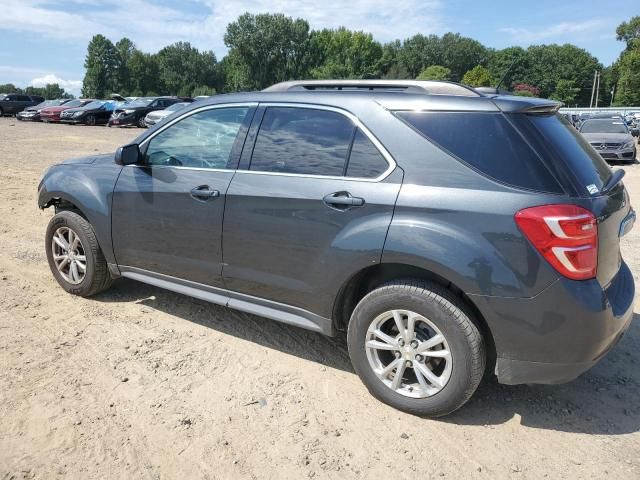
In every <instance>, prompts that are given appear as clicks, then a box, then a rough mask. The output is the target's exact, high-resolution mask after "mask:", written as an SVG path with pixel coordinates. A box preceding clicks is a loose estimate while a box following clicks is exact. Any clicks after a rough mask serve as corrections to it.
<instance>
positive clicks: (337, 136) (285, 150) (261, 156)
mask: <svg viewBox="0 0 640 480" xmlns="http://www.w3.org/2000/svg"><path fill="white" fill-rule="evenodd" d="M354 128H355V127H354V125H353V122H351V120H350V119H348V118H347V117H345V116H344V115H341V114H339V113H337V112H332V111H327V110H320V109H312V108H296V107H269V108H267V110H266V111H265V113H264V117H263V119H262V123H261V125H260V130H259V132H258V136H257V138H256V143H255V146H254V149H253V155H252V158H251V166H250V170H253V171H261V172H278V173H297V174H305V175H328V176H342V175H343V174H344V167H345V162H346V159H347V155H348V153H349V146H350V145H351V140H352V138H353V132H354Z"/></svg>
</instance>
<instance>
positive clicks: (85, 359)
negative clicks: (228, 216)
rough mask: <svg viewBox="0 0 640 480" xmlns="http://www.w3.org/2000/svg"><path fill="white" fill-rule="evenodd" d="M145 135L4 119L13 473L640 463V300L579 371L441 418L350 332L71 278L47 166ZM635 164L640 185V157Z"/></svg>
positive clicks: (3, 234) (500, 468)
mask: <svg viewBox="0 0 640 480" xmlns="http://www.w3.org/2000/svg"><path fill="white" fill-rule="evenodd" d="M139 133H140V130H138V129H135V128H134V129H119V130H118V129H108V128H105V127H82V126H66V125H45V124H39V123H35V124H32V123H22V122H18V121H16V120H15V119H10V118H0V146H1V155H0V246H1V248H0V479H2V480H8V479H20V478H38V479H39V478H63V477H64V478H82V479H104V478H127V479H129V478H131V479H133V478H150V479H160V478H187V479H190V478H203V479H227V478H234V479H235V478H240V479H244V478H247V479H252V478H277V479H288V478H291V479H299V478H329V479H338V478H339V479H342V478H347V479H348V478H391V477H392V478H416V477H418V476H420V477H421V478H465V479H466V478H472V479H475V478H477V479H484V478H486V479H494V478H513V479H525V478H527V479H529V478H530V479H540V478H567V479H575V478H603V477H605V476H610V477H611V478H616V479H618V478H635V479H638V478H640V432H639V430H640V373H639V367H640V317H639V316H638V315H637V314H636V319H635V323H634V324H633V325H632V327H631V330H630V331H629V333H628V335H627V336H626V337H625V338H624V339H623V341H622V342H621V343H620V344H619V345H618V346H617V348H615V350H614V351H612V352H611V353H610V354H609V355H608V356H607V357H606V358H605V359H604V360H603V361H602V362H601V363H600V364H599V365H597V366H596V367H595V368H594V369H593V370H592V371H591V372H589V373H587V374H585V375H583V376H582V377H581V378H579V379H578V380H576V381H574V382H572V383H570V384H567V385H559V386H517V387H507V386H501V385H498V384H497V383H495V382H494V383H488V384H485V385H482V386H481V387H480V389H479V390H478V392H477V393H476V394H475V396H474V397H473V399H472V400H471V401H470V402H469V403H468V404H467V405H466V406H465V407H463V409H462V410H460V411H459V412H457V413H456V414H454V415H452V416H450V417H448V418H445V419H442V420H425V419H420V418H415V417H412V416H410V415H406V414H403V413H400V412H398V411H396V410H393V409H391V408H389V407H387V406H385V405H383V404H381V403H379V402H378V401H376V400H375V399H373V398H372V397H371V396H370V395H369V394H368V392H367V391H366V389H365V388H364V386H363V385H362V384H361V383H360V381H359V379H358V377H357V376H356V375H355V373H354V372H353V370H352V368H351V365H350V363H349V358H348V356H347V351H346V346H345V343H344V338H337V339H329V338H325V337H322V336H320V335H318V334H314V333H310V332H307V331H304V330H301V329H298V328H295V327H290V326H287V325H283V324H279V323H276V322H273V321H270V320H266V319H264V318H259V317H255V316H251V315H247V314H244V313H239V312H236V311H232V310H228V309H225V308H222V307H218V306H215V305H210V304H207V303H205V302H202V301H199V300H194V299H192V298H189V297H185V296H181V295H177V294H174V293H170V292H167V291H163V290H161V289H158V288H154V287H150V286H146V285H144V284H141V283H136V282H134V281H130V280H121V281H118V282H116V284H114V286H113V287H112V289H111V290H109V291H108V292H106V293H103V294H100V295H99V296H97V297H94V298H92V299H82V298H77V297H74V296H71V295H68V294H66V293H64V292H63V290H62V289H61V288H59V287H58V285H57V284H56V282H55V281H54V279H53V277H52V275H51V274H50V272H49V268H48V266H47V262H46V258H45V250H44V241H43V235H44V230H45V226H46V224H47V222H48V220H49V218H50V217H51V216H52V214H53V212H52V211H50V210H46V211H44V212H43V211H39V210H38V208H37V206H36V188H37V185H38V182H39V180H40V177H41V175H42V173H43V171H44V169H45V168H46V167H47V166H48V165H51V164H54V163H57V162H59V161H61V160H63V159H65V158H70V157H74V156H81V155H85V154H91V153H94V152H109V151H113V150H114V149H115V148H116V147H117V146H118V145H122V144H125V143H127V142H128V141H129V140H131V139H133V138H134V137H135V136H136V135H137V134H139ZM622 168H625V169H626V170H627V176H626V178H625V184H626V185H627V187H628V188H629V190H630V192H631V197H632V200H634V199H635V198H636V197H637V196H640V164H635V165H632V166H625V167H622ZM636 202H637V204H636V207H640V201H638V200H636ZM638 245H640V226H636V228H635V230H633V231H632V232H631V233H630V234H629V235H628V236H627V237H626V238H625V239H624V241H623V254H624V255H625V257H626V260H627V261H628V262H629V263H630V265H631V268H632V270H633V271H634V273H635V276H636V280H638V273H640V250H639V249H638ZM637 309H640V303H639V306H638V307H637ZM637 311H639V312H640V310H637Z"/></svg>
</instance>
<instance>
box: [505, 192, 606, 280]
mask: <svg viewBox="0 0 640 480" xmlns="http://www.w3.org/2000/svg"><path fill="white" fill-rule="evenodd" d="M515 220H516V224H517V225H518V227H519V228H520V230H521V231H522V233H524V234H525V236H526V237H527V238H528V239H529V241H530V242H531V243H532V244H533V246H534V247H536V249H537V250H538V251H539V252H540V253H541V254H542V256H543V257H544V258H545V259H546V260H547V261H548V262H549V263H550V264H551V265H552V266H553V268H555V269H556V270H557V271H558V272H560V273H561V274H562V275H564V276H565V277H568V278H571V279H573V280H586V279H589V278H593V277H595V276H596V271H597V268H598V229H597V227H596V217H595V216H594V215H593V213H591V212H590V211H589V210H586V209H584V208H582V207H578V206H577V205H543V206H540V207H532V208H525V209H524V210H520V211H519V212H518V213H516V215H515Z"/></svg>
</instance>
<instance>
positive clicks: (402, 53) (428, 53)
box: [397, 34, 442, 78]
mask: <svg viewBox="0 0 640 480" xmlns="http://www.w3.org/2000/svg"><path fill="white" fill-rule="evenodd" d="M397 63H398V68H399V69H402V70H404V71H406V72H407V73H408V75H409V78H416V77H417V76H418V75H419V74H420V72H422V71H423V70H424V69H425V68H426V67H428V66H429V65H442V45H441V43H440V38H439V37H438V36H437V35H429V36H428V37H425V36H424V35H420V34H418V35H414V36H413V37H411V38H408V39H406V40H405V41H404V42H403V43H402V45H401V46H400V48H399V49H398V51H397Z"/></svg>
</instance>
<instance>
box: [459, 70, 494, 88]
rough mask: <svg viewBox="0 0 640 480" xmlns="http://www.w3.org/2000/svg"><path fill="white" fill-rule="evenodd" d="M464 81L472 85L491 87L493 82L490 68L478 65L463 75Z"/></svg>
mask: <svg viewBox="0 0 640 480" xmlns="http://www.w3.org/2000/svg"><path fill="white" fill-rule="evenodd" d="M462 83H466V84H467V85H470V86H472V87H490V86H491V84H492V81H491V74H490V73H489V70H488V69H487V68H485V67H483V66H482V65H476V66H475V67H473V68H472V69H471V70H469V71H468V72H467V73H465V74H464V76H463V77H462Z"/></svg>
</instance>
